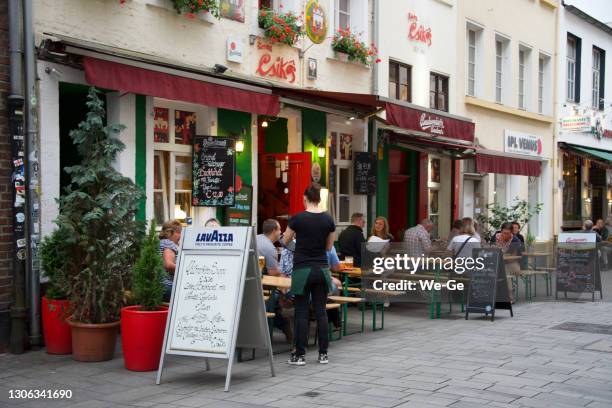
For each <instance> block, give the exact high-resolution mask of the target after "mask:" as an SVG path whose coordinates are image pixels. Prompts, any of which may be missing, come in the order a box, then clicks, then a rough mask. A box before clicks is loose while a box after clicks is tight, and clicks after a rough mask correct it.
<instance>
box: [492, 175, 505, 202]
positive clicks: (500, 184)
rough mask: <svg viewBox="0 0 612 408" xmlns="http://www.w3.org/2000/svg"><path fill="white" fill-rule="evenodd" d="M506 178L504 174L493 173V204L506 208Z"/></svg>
mask: <svg viewBox="0 0 612 408" xmlns="http://www.w3.org/2000/svg"><path fill="white" fill-rule="evenodd" d="M507 184H508V177H507V176H506V175H505V174H497V173H495V191H494V193H493V194H495V204H497V205H499V206H501V207H506V206H507V205H508V198H507V193H506V191H507V189H508V186H507Z"/></svg>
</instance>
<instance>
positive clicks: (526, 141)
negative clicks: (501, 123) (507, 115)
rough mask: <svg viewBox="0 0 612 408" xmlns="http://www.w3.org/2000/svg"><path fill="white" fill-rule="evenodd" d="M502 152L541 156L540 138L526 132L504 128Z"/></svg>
mask: <svg viewBox="0 0 612 408" xmlns="http://www.w3.org/2000/svg"><path fill="white" fill-rule="evenodd" d="M504 152H506V153H517V154H522V155H526V156H536V157H540V156H542V139H541V138H539V137H537V136H533V135H529V134H527V133H522V132H516V131H514V130H509V129H506V130H504Z"/></svg>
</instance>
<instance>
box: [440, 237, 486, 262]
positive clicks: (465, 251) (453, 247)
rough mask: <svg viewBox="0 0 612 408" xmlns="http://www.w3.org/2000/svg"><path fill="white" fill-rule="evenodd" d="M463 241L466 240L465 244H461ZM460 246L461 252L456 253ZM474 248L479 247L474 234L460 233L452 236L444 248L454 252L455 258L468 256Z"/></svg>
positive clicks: (478, 241)
mask: <svg viewBox="0 0 612 408" xmlns="http://www.w3.org/2000/svg"><path fill="white" fill-rule="evenodd" d="M466 241H467V242H466ZM464 242H466V244H465V245H463V243H464ZM462 246H463V248H462V249H461V252H459V253H457V251H459V249H460V248H461V247H462ZM474 248H480V240H479V239H478V238H477V237H475V236H472V235H467V234H462V235H457V236H456V237H454V238H453V240H452V241H451V242H449V243H448V247H447V248H446V249H448V250H449V251H452V252H453V254H456V257H457V258H469V257H471V256H472V249H474Z"/></svg>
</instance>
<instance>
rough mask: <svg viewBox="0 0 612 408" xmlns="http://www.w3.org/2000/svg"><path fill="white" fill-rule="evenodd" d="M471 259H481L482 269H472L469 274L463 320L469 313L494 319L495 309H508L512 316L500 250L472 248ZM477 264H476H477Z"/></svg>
mask: <svg viewBox="0 0 612 408" xmlns="http://www.w3.org/2000/svg"><path fill="white" fill-rule="evenodd" d="M472 257H473V258H474V259H475V260H476V259H478V258H480V259H481V261H482V264H483V265H484V267H483V268H480V269H479V268H474V269H472V270H471V271H470V272H469V279H470V282H469V289H468V298H467V305H466V309H465V318H466V320H467V318H468V316H469V314H470V313H484V314H485V315H487V316H488V315H491V320H493V319H495V309H509V310H510V315H511V316H512V315H513V312H512V306H511V304H510V302H509V299H508V289H507V288H508V286H507V284H506V271H505V267H504V260H503V255H502V252H501V250H499V249H497V248H474V249H473V251H472ZM477 264H478V262H477Z"/></svg>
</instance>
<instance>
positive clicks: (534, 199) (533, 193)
mask: <svg viewBox="0 0 612 408" xmlns="http://www.w3.org/2000/svg"><path fill="white" fill-rule="evenodd" d="M528 185H529V186H528V191H527V201H528V203H529V208H530V209H532V210H533V209H534V208H536V206H537V205H538V204H539V203H540V177H529V179H528ZM539 218H540V215H539V214H534V215H533V216H532V217H531V219H530V220H529V225H528V227H529V233H530V234H531V235H533V236H534V237H538V236H539V235H540V220H539Z"/></svg>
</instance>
